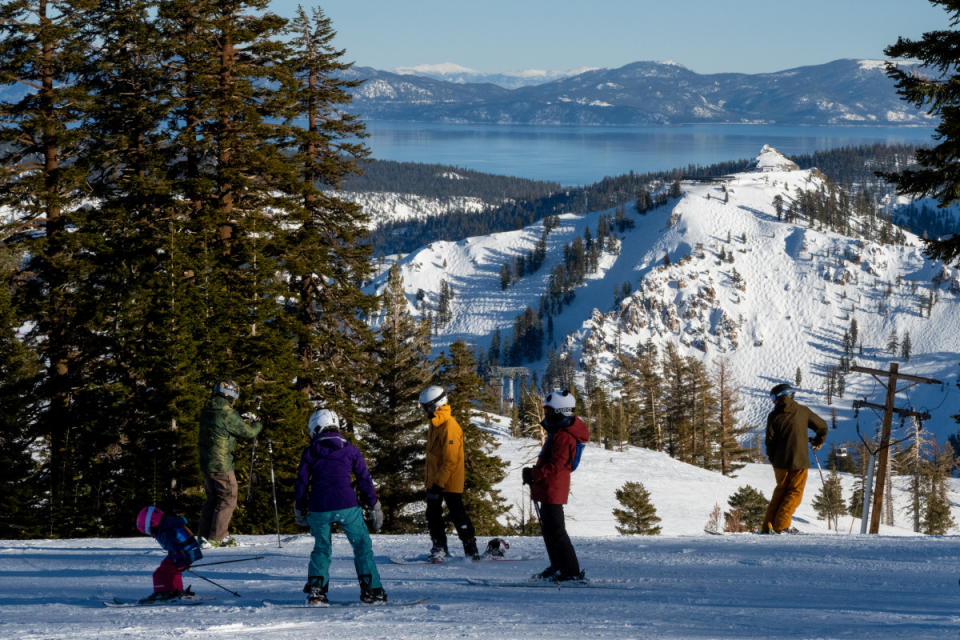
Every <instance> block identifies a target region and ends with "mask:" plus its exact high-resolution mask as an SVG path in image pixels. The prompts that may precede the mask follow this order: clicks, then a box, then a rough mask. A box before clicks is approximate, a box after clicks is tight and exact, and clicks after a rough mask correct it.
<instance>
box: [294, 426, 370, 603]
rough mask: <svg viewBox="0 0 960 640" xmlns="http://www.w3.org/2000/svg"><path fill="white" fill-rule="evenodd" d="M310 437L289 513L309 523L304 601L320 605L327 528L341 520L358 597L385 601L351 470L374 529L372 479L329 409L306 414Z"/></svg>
mask: <svg viewBox="0 0 960 640" xmlns="http://www.w3.org/2000/svg"><path fill="white" fill-rule="evenodd" d="M309 427H310V430H311V431H312V433H313V439H312V440H311V442H310V445H309V446H308V447H306V448H305V449H304V450H303V455H302V456H301V457H300V466H299V468H298V469H297V481H296V484H295V485H294V505H295V507H294V517H295V519H296V521H297V524H299V525H300V526H302V527H310V533H311V534H313V540H314V542H313V551H312V552H311V553H310V562H309V564H308V565H307V584H306V585H305V586H304V587H303V592H304V593H306V594H307V602H308V603H309V604H315V605H323V604H325V603H326V602H328V600H327V587H328V586H329V584H330V553H331V543H330V529H331V527H332V526H333V523H335V522H336V523H337V524H339V525H340V528H341V529H342V530H343V533H344V535H346V536H347V540H349V541H350V546H351V547H353V565H354V567H355V568H356V570H357V580H359V582H360V600H362V601H363V602H367V603H376V602H386V601H387V594H386V592H385V591H384V590H383V585H382V584H381V582H380V573H379V572H378V571H377V565H376V562H375V561H374V558H373V544H372V543H371V542H370V533H369V532H368V531H367V525H366V524H364V522H363V512H362V511H361V509H360V505H359V502H358V501H357V493H356V491H354V489H353V487H352V486H351V484H350V482H351V476H353V477H355V478H356V479H357V488H358V489H359V490H360V493H361V495H362V496H363V499H364V502H366V504H367V505H368V506H369V507H371V520H372V524H373V529H374V531H379V530H380V527H382V526H383V511H382V510H381V508H380V503H379V502H378V501H377V493H376V491H375V489H374V487H373V480H372V479H371V478H370V472H369V471H368V470H367V463H366V461H365V460H364V459H363V454H361V453H360V450H359V449H357V448H356V447H355V446H353V445H352V444H350V443H349V442H348V441H347V439H346V438H344V437H343V435H341V434H340V432H339V431H338V429H339V427H340V418H339V417H338V416H337V414H335V413H334V412H333V411H330V410H328V409H319V410H317V411H315V412H314V413H313V415H311V416H310V422H309Z"/></svg>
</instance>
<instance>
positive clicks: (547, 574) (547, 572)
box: [530, 567, 559, 582]
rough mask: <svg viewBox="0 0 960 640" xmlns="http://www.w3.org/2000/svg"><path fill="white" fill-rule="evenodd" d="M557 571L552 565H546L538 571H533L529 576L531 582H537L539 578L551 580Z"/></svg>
mask: <svg viewBox="0 0 960 640" xmlns="http://www.w3.org/2000/svg"><path fill="white" fill-rule="evenodd" d="M557 573H559V570H558V569H554V568H553V567H547V568H546V569H544V570H543V571H541V572H540V573H535V574H533V575H532V576H530V580H532V581H533V582H537V581H539V580H553V578H554V577H555V576H556V575H557Z"/></svg>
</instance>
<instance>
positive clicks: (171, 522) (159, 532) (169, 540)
mask: <svg viewBox="0 0 960 640" xmlns="http://www.w3.org/2000/svg"><path fill="white" fill-rule="evenodd" d="M137 529H138V530H139V531H140V533H143V534H146V535H148V536H153V537H154V539H156V541H157V542H159V543H160V546H161V547H163V548H164V550H166V552H167V557H165V558H164V559H163V561H162V562H161V563H160V566H159V567H157V570H156V571H154V572H153V593H152V594H150V595H149V596H147V597H146V598H141V599H140V602H141V603H149V602H157V601H161V600H173V599H176V598H185V599H189V598H190V597H191V596H193V592H192V591H190V588H189V587H187V589H186V590H184V588H183V576H182V574H183V572H184V571H186V570H187V569H189V568H190V565H191V564H193V563H194V562H196V561H197V560H199V559H200V558H202V557H203V553H201V551H200V543H199V542H197V539H196V538H195V537H194V536H193V532H191V531H190V529H188V528H187V519H186V518H183V517H181V516H165V515H163V511H161V510H160V509H158V508H156V507H144V508H143V509H141V510H140V513H139V515H137Z"/></svg>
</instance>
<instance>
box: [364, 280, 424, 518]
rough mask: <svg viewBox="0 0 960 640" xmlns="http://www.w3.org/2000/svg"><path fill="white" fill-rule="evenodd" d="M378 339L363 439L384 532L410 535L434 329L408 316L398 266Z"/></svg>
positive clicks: (419, 484)
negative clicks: (422, 404) (421, 401)
mask: <svg viewBox="0 0 960 640" xmlns="http://www.w3.org/2000/svg"><path fill="white" fill-rule="evenodd" d="M377 337H378V340H377V346H376V358H377V363H378V365H379V368H378V371H377V374H376V376H374V380H373V384H372V385H371V389H370V394H369V395H368V396H367V397H366V398H365V401H364V404H366V405H367V406H368V407H369V415H368V416H367V417H366V421H367V423H368V425H369V429H368V431H367V432H365V433H364V434H363V438H362V440H363V446H364V448H365V450H366V452H367V454H368V463H369V464H370V472H371V474H372V475H373V479H374V482H375V483H376V485H377V495H378V498H379V499H380V501H381V503H382V505H383V522H384V525H383V526H384V531H385V532H389V533H409V532H412V531H415V530H416V527H417V526H418V522H419V521H420V520H422V517H423V504H422V502H423V459H424V458H423V454H424V451H423V448H424V445H425V442H426V427H425V425H424V417H423V411H421V409H420V405H419V404H418V397H419V395H420V392H421V391H422V390H423V389H425V388H426V387H427V386H428V385H429V384H430V381H431V378H432V367H431V365H430V363H429V362H428V360H427V358H428V356H429V353H430V327H429V325H427V324H426V323H425V322H417V321H415V320H414V319H413V318H412V317H411V316H410V314H409V313H408V310H407V298H406V296H405V295H404V290H403V277H402V276H401V274H400V269H399V268H398V267H397V265H394V266H393V267H391V268H390V272H389V274H388V276H387V287H386V290H385V291H384V294H383V298H382V314H381V316H380V317H379V330H378V332H377ZM411 505H413V506H414V508H411Z"/></svg>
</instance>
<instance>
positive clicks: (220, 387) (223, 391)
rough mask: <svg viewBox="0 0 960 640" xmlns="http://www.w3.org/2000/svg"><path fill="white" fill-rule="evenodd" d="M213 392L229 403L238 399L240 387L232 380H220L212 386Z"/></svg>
mask: <svg viewBox="0 0 960 640" xmlns="http://www.w3.org/2000/svg"><path fill="white" fill-rule="evenodd" d="M213 392H214V393H215V394H217V395H218V396H223V397H224V398H226V399H227V400H229V401H230V402H233V401H234V400H236V399H237V398H239V397H240V387H239V386H238V385H237V383H236V382H234V381H233V380H220V381H218V382H217V384H215V385H213Z"/></svg>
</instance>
